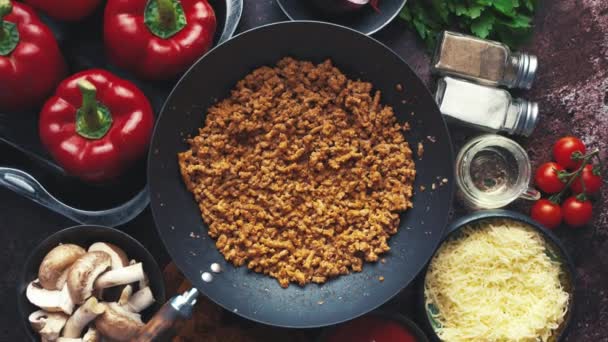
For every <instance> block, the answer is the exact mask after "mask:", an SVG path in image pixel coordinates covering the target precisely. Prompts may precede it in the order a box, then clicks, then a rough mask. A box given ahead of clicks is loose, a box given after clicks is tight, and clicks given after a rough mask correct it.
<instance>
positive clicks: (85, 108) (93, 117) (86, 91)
mask: <svg viewBox="0 0 608 342" xmlns="http://www.w3.org/2000/svg"><path fill="white" fill-rule="evenodd" d="M0 1H1V0H0ZM78 89H80V93H81V94H82V105H81V107H80V110H81V111H82V112H83V113H84V118H85V120H84V122H85V125H86V127H87V129H88V130H91V131H94V130H97V129H99V128H100V127H101V119H102V118H101V113H100V112H99V108H98V107H97V88H95V85H93V83H91V82H89V81H87V80H85V79H82V80H80V81H79V82H78Z"/></svg>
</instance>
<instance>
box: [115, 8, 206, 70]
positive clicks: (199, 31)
mask: <svg viewBox="0 0 608 342" xmlns="http://www.w3.org/2000/svg"><path fill="white" fill-rule="evenodd" d="M215 26H216V19H215V13H214V12H213V8H212V7H211V5H209V3H208V2H207V0H109V1H108V4H107V6H106V11H105V17H104V40H105V45H106V50H107V54H108V56H109V58H110V60H111V61H112V62H113V63H114V64H116V65H118V66H120V67H122V68H125V69H128V70H130V71H132V72H134V73H135V74H136V75H137V76H139V77H140V78H144V79H150V80H163V79H168V78H171V77H174V76H176V75H178V74H179V73H181V72H183V71H185V70H186V69H187V68H188V67H189V66H190V65H192V64H193V63H194V62H195V61H196V60H197V59H198V58H199V57H201V56H202V55H203V54H204V53H205V52H207V50H209V48H210V47H211V44H212V43H213V35H214V33H215Z"/></svg>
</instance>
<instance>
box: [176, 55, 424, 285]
mask: <svg viewBox="0 0 608 342" xmlns="http://www.w3.org/2000/svg"><path fill="white" fill-rule="evenodd" d="M188 143H189V144H190V149H189V150H187V151H185V152H183V153H180V154H179V165H180V169H181V173H182V176H183V179H184V182H185V184H186V186H187V187H188V189H189V190H190V191H191V192H192V193H193V195H194V198H195V200H196V202H198V204H199V208H200V210H201V213H202V217H203V219H204V221H205V223H206V224H207V225H208V226H209V235H210V236H211V237H213V238H214V239H216V246H217V248H218V249H219V251H220V252H221V253H222V254H223V255H224V257H225V258H226V259H227V260H229V261H230V262H232V263H233V264H234V265H236V266H241V265H244V264H246V265H247V267H248V268H250V269H252V270H254V271H255V272H260V273H264V274H268V275H270V276H272V277H275V278H277V280H278V281H279V283H280V284H281V286H283V287H287V286H289V283H290V282H295V283H298V284H300V285H304V284H306V283H309V282H315V283H323V282H325V281H326V280H328V279H329V278H331V277H336V276H339V275H341V274H348V273H349V272H351V271H356V272H359V271H361V269H362V267H363V263H364V261H371V262H373V261H377V260H378V256H379V255H380V254H382V253H385V252H386V251H388V250H389V249H390V248H389V246H388V239H389V237H390V236H391V235H393V234H395V233H397V228H398V226H399V213H400V212H403V211H404V210H406V209H407V208H409V207H411V206H412V202H411V201H410V199H411V197H412V183H413V181H414V177H415V174H416V172H415V169H414V161H413V159H412V151H411V150H410V148H409V146H408V144H407V142H406V141H405V139H404V137H403V132H402V125H400V124H399V123H398V122H397V121H396V119H395V115H394V113H393V109H392V108H391V107H388V106H382V105H381V104H380V92H379V91H376V92H372V84H371V83H368V82H362V81H353V80H350V79H348V78H347V77H346V76H345V75H344V74H342V72H340V70H338V69H337V68H335V67H334V66H333V65H332V63H331V61H329V60H328V61H325V62H323V63H321V64H318V65H314V64H313V63H311V62H306V61H297V60H294V59H292V58H284V59H282V60H281V61H279V63H278V64H277V65H276V66H275V67H261V68H259V69H256V70H254V71H253V72H252V73H251V74H249V75H247V76H246V77H245V78H244V79H243V80H241V81H239V82H238V83H237V85H236V88H234V90H232V92H231V96H230V97H229V98H227V99H224V100H222V101H220V102H218V103H217V104H216V105H214V106H213V107H211V108H210V109H209V112H208V113H207V116H206V120H205V127H204V128H202V129H199V134H198V135H197V136H195V137H193V138H192V139H189V140H188Z"/></svg>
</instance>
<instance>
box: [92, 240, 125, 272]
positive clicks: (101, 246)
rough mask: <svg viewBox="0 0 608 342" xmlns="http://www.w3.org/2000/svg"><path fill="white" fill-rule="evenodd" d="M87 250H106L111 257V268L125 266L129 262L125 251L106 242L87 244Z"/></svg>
mask: <svg viewBox="0 0 608 342" xmlns="http://www.w3.org/2000/svg"><path fill="white" fill-rule="evenodd" d="M88 251H89V252H95V251H101V252H106V253H108V254H109V255H110V257H111V258H112V269H117V268H121V267H125V266H127V265H128V264H129V258H128V257H127V253H125V251H123V250H122V249H120V247H118V246H116V245H114V244H111V243H108V242H95V243H94V244H92V245H91V246H89V250H88Z"/></svg>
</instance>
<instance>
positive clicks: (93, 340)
mask: <svg viewBox="0 0 608 342" xmlns="http://www.w3.org/2000/svg"><path fill="white" fill-rule="evenodd" d="M100 339H101V337H100V335H99V332H97V329H95V327H90V328H89V330H87V332H86V333H85V334H84V336H83V337H82V342H98V341H99V340H100Z"/></svg>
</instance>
